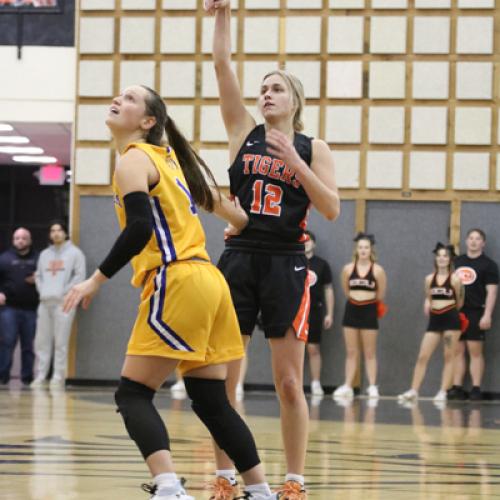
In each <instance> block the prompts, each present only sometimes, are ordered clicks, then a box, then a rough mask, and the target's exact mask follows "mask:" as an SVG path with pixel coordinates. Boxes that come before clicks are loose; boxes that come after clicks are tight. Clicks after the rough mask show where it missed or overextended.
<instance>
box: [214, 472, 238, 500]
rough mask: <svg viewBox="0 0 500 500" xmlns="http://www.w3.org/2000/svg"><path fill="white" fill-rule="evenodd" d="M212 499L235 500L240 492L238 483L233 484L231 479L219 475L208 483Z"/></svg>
mask: <svg viewBox="0 0 500 500" xmlns="http://www.w3.org/2000/svg"><path fill="white" fill-rule="evenodd" d="M208 489H209V490H210V493H211V496H210V500H233V499H234V498H238V497H237V495H238V494H239V492H240V489H239V487H238V483H236V484H232V483H231V481H229V479H227V478H225V477H221V476H218V477H216V478H215V479H214V480H213V481H212V482H211V483H209V484H208Z"/></svg>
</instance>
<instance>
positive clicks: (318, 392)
mask: <svg viewBox="0 0 500 500" xmlns="http://www.w3.org/2000/svg"><path fill="white" fill-rule="evenodd" d="M311 394H312V395H313V396H324V394H325V391H324V390H323V387H321V383H320V381H319V380H313V381H312V382H311Z"/></svg>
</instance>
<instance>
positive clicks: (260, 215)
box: [229, 125, 312, 244]
mask: <svg viewBox="0 0 500 500" xmlns="http://www.w3.org/2000/svg"><path fill="white" fill-rule="evenodd" d="M294 146H295V148H296V150H297V152H298V154H299V156H300V157H301V158H302V159H303V160H304V161H305V162H306V163H307V165H309V166H310V165H311V161H312V139H311V138H309V137H307V136H305V135H303V134H299V133H296V134H295V138H294ZM229 178H230V187H231V194H232V195H234V196H237V197H238V198H239V200H240V203H241V206H242V207H243V209H244V210H245V211H246V213H247V214H248V216H249V222H248V225H247V227H246V228H245V229H244V230H243V231H242V233H241V235H240V236H237V237H233V238H232V239H235V240H236V239H241V240H249V241H268V242H281V243H295V244H296V243H298V242H303V241H304V240H305V238H304V230H305V228H306V225H307V215H308V211H309V205H310V200H309V197H308V196H307V193H306V192H305V190H304V188H303V187H302V186H301V184H300V183H299V181H298V180H297V179H296V178H295V175H294V174H293V172H292V170H291V169H290V168H289V167H288V166H287V165H286V164H285V163H284V162H283V160H280V159H279V158H275V157H274V156H272V155H271V154H270V153H269V152H268V151H267V145H266V131H265V128H264V125H258V126H256V127H255V128H254V129H253V130H252V131H251V132H250V134H249V135H248V136H247V138H246V139H245V141H244V143H243V145H242V146H241V149H240V151H239V152H238V155H237V157H236V159H235V161H234V163H233V164H232V165H231V167H230V168H229Z"/></svg>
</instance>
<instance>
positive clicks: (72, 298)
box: [63, 271, 107, 313]
mask: <svg viewBox="0 0 500 500" xmlns="http://www.w3.org/2000/svg"><path fill="white" fill-rule="evenodd" d="M101 276H102V277H101ZM106 279H107V278H106V277H104V275H102V274H101V273H100V272H99V271H96V272H95V273H94V274H93V275H92V276H91V277H90V278H89V279H86V280H85V281H82V282H81V283H78V284H77V285H74V286H73V287H72V288H71V290H70V291H69V292H68V293H67V294H66V297H64V302H63V311H64V312H65V313H68V312H69V311H71V309H76V308H77V307H78V304H80V302H81V303H82V307H83V308H84V309H87V308H88V307H89V305H90V303H91V302H92V299H93V298H94V296H95V294H96V293H97V292H98V291H99V288H100V287H101V284H102V283H103V282H104V281H105V280H106Z"/></svg>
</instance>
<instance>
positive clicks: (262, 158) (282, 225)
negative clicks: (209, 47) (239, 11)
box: [206, 0, 340, 500]
mask: <svg viewBox="0 0 500 500" xmlns="http://www.w3.org/2000/svg"><path fill="white" fill-rule="evenodd" d="M229 4H230V2H229V1H228V0H210V1H208V2H207V5H206V8H207V10H208V11H214V12H215V29H214V42H213V57H214V63H215V72H216V75H217V82H218V86H219V95H220V106H221V112H222V117H223V120H224V124H225V127H226V131H227V134H228V140H229V154H230V164H231V167H230V169H229V177H230V189H231V194H232V195H234V196H237V197H238V198H239V200H240V203H241V206H242V207H243V208H244V210H245V211H246V212H247V214H248V216H249V223H248V226H247V227H246V228H245V229H244V230H243V231H242V232H241V234H236V232H235V231H233V230H232V228H228V230H227V231H226V236H227V237H228V238H227V242H226V250H225V252H224V253H223V255H222V257H221V260H220V262H219V267H220V269H221V270H222V272H223V273H224V275H225V277H226V279H227V281H228V283H229V285H230V288H231V293H232V297H233V301H234V305H235V308H236V312H237V315H238V319H239V323H240V329H241V333H242V334H243V336H244V339H245V343H246V344H248V342H249V340H250V334H251V332H252V331H253V329H254V325H255V320H256V317H257V314H258V313H259V311H260V312H261V314H262V323H263V329H264V333H265V336H266V338H268V339H269V344H270V347H271V357H272V367H273V374H274V383H275V387H276V391H277V393H278V396H279V401H280V409H281V424H282V425H281V428H282V436H283V441H284V449H285V457H286V462H287V475H286V478H285V484H284V486H283V487H282V488H281V489H280V492H279V493H278V496H279V498H280V499H283V500H284V499H290V500H291V499H294V500H295V499H304V498H306V493H305V488H304V477H303V474H304V467H305V456H306V446H307V438H308V408H307V403H306V399H305V395H304V391H303V370H304V351H305V343H306V341H307V333H308V326H307V320H308V314H309V285H308V272H307V258H306V256H305V254H304V241H305V240H306V236H305V235H304V230H305V228H306V223H307V213H308V210H309V207H310V205H311V204H312V205H314V207H315V208H316V209H317V210H318V211H319V212H320V213H321V214H323V215H324V216H325V217H326V218H327V219H328V220H335V219H336V218H337V216H338V215H339V211H340V201H339V196H338V191H337V186H336V182H335V174H334V168H333V160H332V155H331V152H330V149H329V147H328V145H327V144H326V143H325V142H324V141H321V140H318V139H311V138H309V137H307V136H305V135H303V134H301V133H300V131H301V130H302V129H303V123H302V119H301V113H302V110H303V107H304V97H303V96H304V93H303V89H302V84H301V83H300V81H299V80H297V78H295V77H294V76H292V75H290V74H289V73H287V72H285V71H273V72H271V73H269V74H267V75H265V76H264V78H263V80H262V84H261V88H260V95H259V98H258V108H259V111H260V112H261V114H262V115H263V117H264V123H263V124H262V125H258V126H257V125H256V122H255V120H254V118H253V117H252V116H251V115H250V113H249V112H248V111H247V109H246V107H245V102H244V100H243V97H242V95H241V91H240V85H239V82H238V78H237V76H236V74H235V73H234V72H233V70H232V68H231V37H230V16H231V9H230V5H229ZM233 365H235V366H234V368H235V369H234V370H233V372H232V376H231V375H230V376H229V377H228V393H230V394H233V395H234V392H235V386H236V383H237V380H238V365H239V363H233ZM217 463H218V465H219V471H218V473H217V474H218V475H220V474H219V472H220V471H221V470H230V469H232V465H231V462H230V461H229V460H228V459H227V457H225V456H223V455H222V454H219V459H218V462H217ZM228 476H229V474H228ZM229 479H231V478H229Z"/></svg>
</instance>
